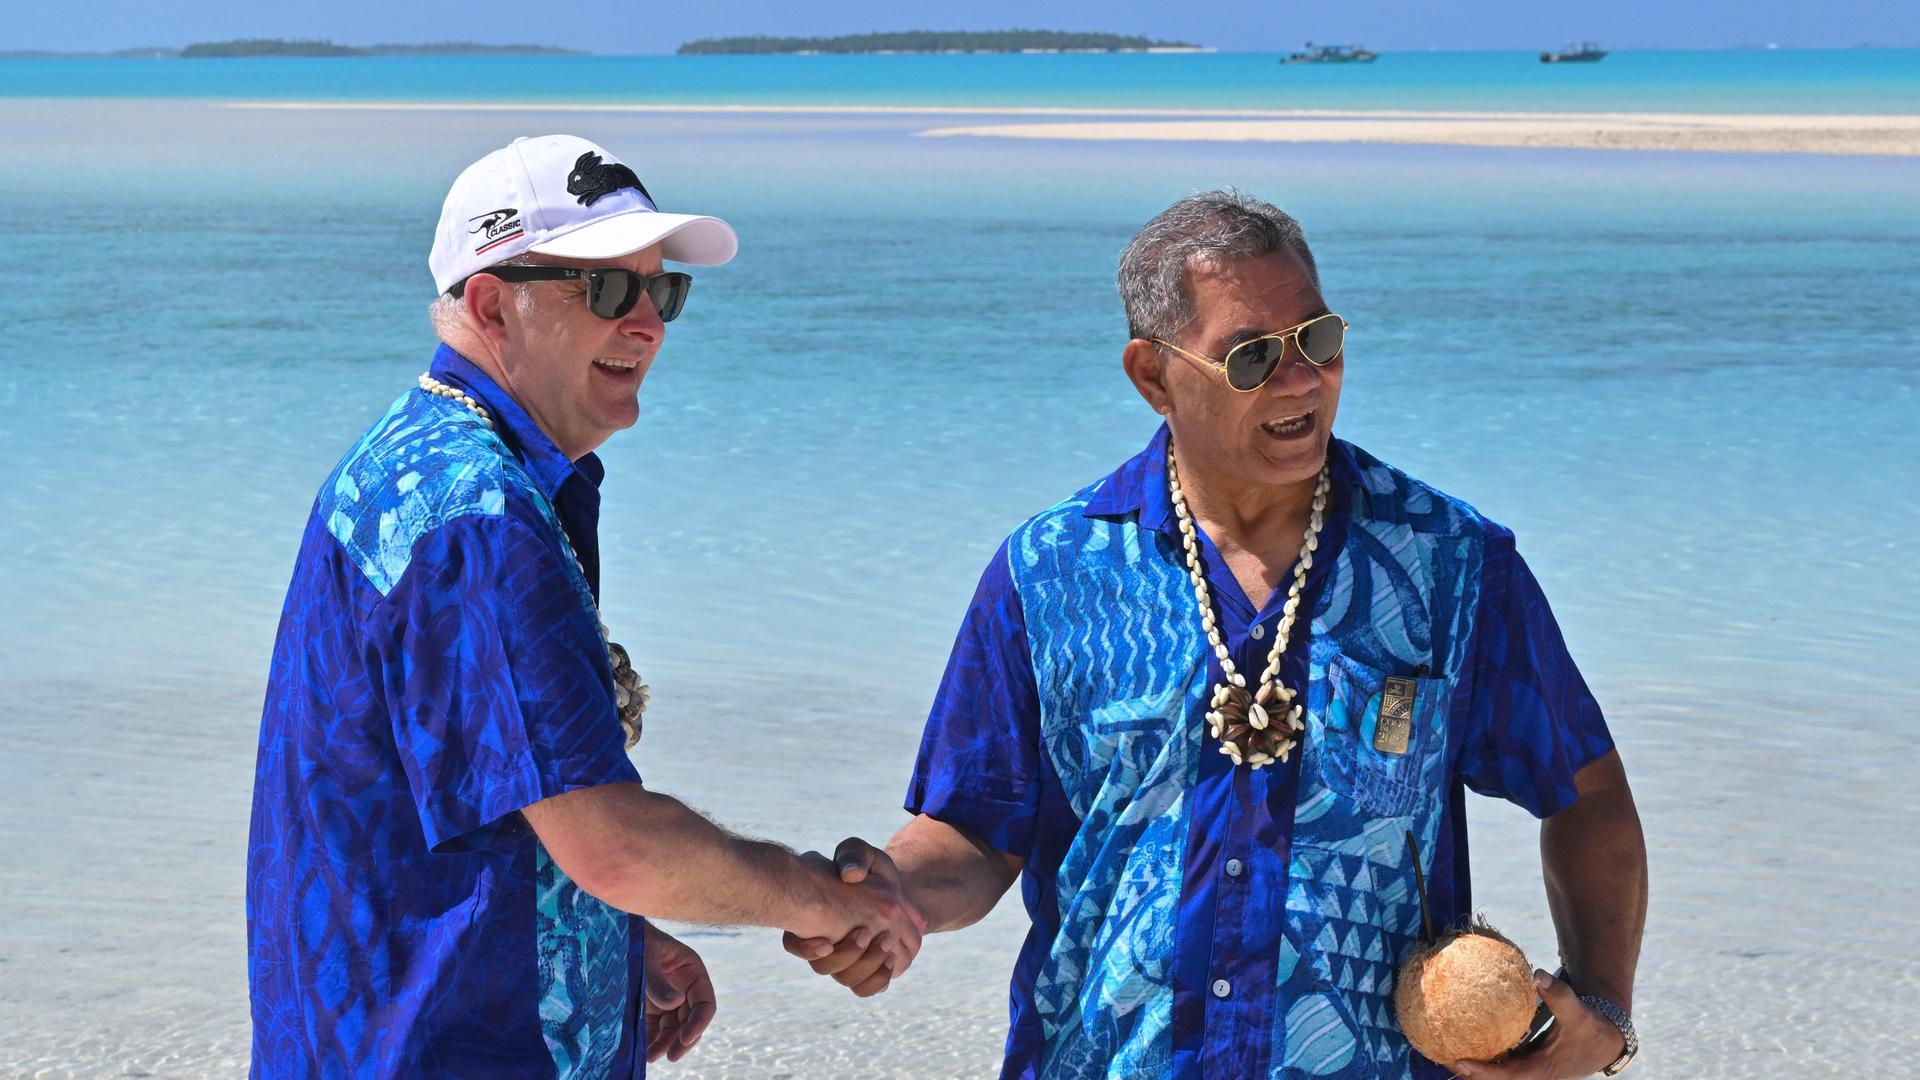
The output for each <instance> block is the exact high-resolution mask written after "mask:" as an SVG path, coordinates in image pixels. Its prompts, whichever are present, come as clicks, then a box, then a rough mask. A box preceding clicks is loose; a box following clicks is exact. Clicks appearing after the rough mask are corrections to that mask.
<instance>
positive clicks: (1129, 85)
mask: <svg viewBox="0 0 1920 1080" xmlns="http://www.w3.org/2000/svg"><path fill="white" fill-rule="evenodd" d="M1282 55H1283V54H1279V53H1260V52H1224V53H1189V54H1174V55H1164V54H1160V55H1145V54H1126V53H1123V54H1113V55H1050V56H1024V55H1006V54H994V55H978V56H975V55H964V56H959V55H955V56H948V55H937V56H589V57H573V56H560V57H554V56H507V57H500V56H490V57H358V58H345V59H299V58H279V57H277V58H260V59H236V60H106V59H82V60H7V61H0V97H76V96H77V97H176V98H252V99H273V100H287V99H293V100H302V99H315V100H328V101H338V100H352V101H389V100H390V101H602V102H656V103H661V102H703V103H714V102H727V103H732V102H751V103H755V104H764V103H770V102H778V103H793V104H823V103H824V104H835V105H942V106H945V105H956V104H958V105H973V106H986V105H993V106H1009V105H1042V106H1049V105H1050V106H1078V107H1101V108H1120V107H1124V108H1185V109H1196V108H1197V109H1524V110H1574V111H1578V110H1607V111H1643V112H1745V113H1754V112H1758V113H1766V112H1784V113H1911V112H1914V111H1920V49H1779V50H1768V49H1695V50H1682V49H1674V50H1642V51H1627V52H1616V53H1613V54H1612V55H1610V56H1608V57H1607V58H1606V59H1605V60H1604V61H1602V62H1600V63H1598V64H1564V65H1563V64H1556V65H1547V64H1542V63H1540V61H1539V57H1538V54H1537V53H1534V52H1396V53H1388V54H1386V55H1385V56H1383V57H1381V58H1380V59H1379V60H1378V61H1376V62H1375V63H1372V64H1347V65H1325V64H1318V65H1315V64H1305V65H1303V64H1282V63H1280V59H1281V56H1282Z"/></svg>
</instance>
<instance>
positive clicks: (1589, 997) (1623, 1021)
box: [1580, 994, 1640, 1076]
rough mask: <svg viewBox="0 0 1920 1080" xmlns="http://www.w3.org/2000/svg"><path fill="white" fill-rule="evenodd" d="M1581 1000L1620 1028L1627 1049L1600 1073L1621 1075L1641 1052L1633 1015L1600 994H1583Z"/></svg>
mask: <svg viewBox="0 0 1920 1080" xmlns="http://www.w3.org/2000/svg"><path fill="white" fill-rule="evenodd" d="M1580 1002H1581V1004H1583V1005H1585V1006H1586V1007H1587V1008H1589V1009H1592V1010H1593V1011H1594V1012H1597V1013H1599V1014H1600V1015H1601V1016H1604V1017H1606V1018H1607V1019H1608V1020H1610V1021H1612V1022H1613V1026H1614V1027H1617V1028H1619V1029H1620V1037H1621V1038H1622V1039H1624V1040H1625V1041H1626V1044H1627V1045H1626V1049H1624V1050H1622V1051H1621V1052H1620V1056H1619V1057H1617V1058H1614V1059H1613V1064H1611V1065H1609V1066H1607V1067H1606V1068H1604V1069H1601V1070H1600V1075H1601V1076H1619V1075H1620V1074H1621V1073H1623V1072H1626V1071H1627V1066H1629V1065H1631V1064H1633V1059H1634V1055H1636V1054H1638V1053H1640V1039H1639V1037H1638V1036H1636V1035H1635V1034H1634V1033H1633V1017H1631V1016H1628V1015H1627V1014H1626V1011H1625V1010H1624V1009H1622V1008H1620V1006H1618V1005H1615V1004H1614V1003H1613V1002H1611V1001H1608V1000H1607V999H1606V998H1603V997H1601V996H1600V995H1599V994H1582V995H1580Z"/></svg>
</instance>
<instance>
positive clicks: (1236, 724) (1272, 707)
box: [1167, 444, 1329, 771]
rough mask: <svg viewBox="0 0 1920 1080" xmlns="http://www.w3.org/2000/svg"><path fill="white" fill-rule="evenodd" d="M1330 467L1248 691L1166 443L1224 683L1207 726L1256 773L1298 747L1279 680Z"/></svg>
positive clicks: (1293, 700) (1289, 692)
mask: <svg viewBox="0 0 1920 1080" xmlns="http://www.w3.org/2000/svg"><path fill="white" fill-rule="evenodd" d="M1328 484H1329V479H1328V471H1327V467H1326V466H1325V465H1322V466H1321V467H1320V479H1319V482H1318V483H1316V484H1315V485H1314V488H1313V513H1312V515H1311V516H1310V517H1309V518H1308V519H1307V535H1306V538H1305V539H1304V540H1302V541H1301V542H1300V559H1299V561H1298V562H1296V563H1295V564H1294V567H1293V584H1292V585H1290V586H1288V588H1287V603H1286V607H1285V608H1284V609H1282V611H1281V614H1280V625H1279V627H1278V628H1277V629H1275V630H1274V633H1273V652H1272V653H1271V654H1270V655H1269V656H1268V658H1267V670H1266V671H1264V672H1262V673H1261V675H1260V686H1259V688H1258V689H1257V690H1256V691H1254V692H1253V693H1248V692H1247V678H1246V676H1244V675H1242V674H1240V672H1239V671H1237V670H1235V669H1234V666H1233V657H1232V656H1231V655H1230V654H1228V652H1227V643H1226V642H1224V641H1222V640H1221V639H1220V626H1219V623H1218V622H1217V621H1215V619H1214V615H1213V598H1212V597H1211V596H1210V595H1209V594H1208V593H1207V578H1206V575H1205V574H1203V573H1201V571H1200V566H1201V564H1200V543H1199V538H1198V536H1197V530H1196V529H1195V528H1194V524H1193V514H1192V513H1191V512H1189V511H1188V510H1187V498H1186V495H1185V494H1183V493H1182V492H1181V490H1180V473H1179V470H1178V469H1177V467H1176V466H1175V465H1174V460H1173V446H1172V444H1168V446H1167V493H1168V494H1169V495H1170V496H1172V498H1173V512H1174V514H1175V515H1176V516H1177V517H1178V518H1179V519H1180V542H1181V544H1182V545H1183V546H1185V548H1186V552H1187V579H1188V580H1190V581H1192V582H1193V598H1194V599H1195V600H1196V601H1198V602H1199V604H1200V625H1201V626H1203V627H1205V628H1206V631H1207V641H1208V642H1209V643H1210V644H1212V645H1213V655H1214V656H1215V657H1216V658H1218V659H1219V661H1220V671H1221V673H1222V674H1224V675H1225V676H1226V681H1225V682H1223V683H1221V684H1219V685H1218V686H1215V687H1214V688H1213V697H1212V699H1211V700H1210V701H1209V702H1208V711H1207V728H1208V730H1209V731H1210V732H1211V733H1212V734H1213V737H1214V738H1216V739H1218V740H1220V752H1221V753H1223V754H1225V755H1227V756H1228V757H1230V758H1232V759H1233V763H1234V764H1235V765H1246V766H1248V767H1249V768H1251V769H1253V770H1255V771H1258V770H1259V769H1260V768H1261V767H1262V766H1266V765H1271V764H1273V763H1274V762H1275V761H1285V760H1287V755H1288V754H1289V753H1291V752H1292V751H1293V748H1294V747H1296V746H1298V745H1299V740H1297V739H1296V738H1294V735H1295V733H1297V732H1300V731H1304V730H1305V729H1306V725H1305V724H1303V723H1301V722H1300V714H1301V712H1302V708H1301V705H1300V703H1299V701H1298V700H1297V698H1298V696H1299V695H1297V694H1296V693H1294V691H1293V688H1292V687H1290V686H1288V685H1287V684H1286V683H1283V682H1281V681H1280V658H1281V657H1282V656H1284V655H1285V654H1286V651H1287V639H1288V638H1290V637H1292V636H1293V624H1294V619H1295V616H1296V615H1297V614H1298V613H1299V610H1300V590H1301V589H1302V588H1304V587H1305V586H1306V583H1307V570H1308V569H1309V568H1311V567H1312V566H1313V553H1314V550H1315V549H1316V548H1318V547H1319V546H1320V528H1321V526H1322V525H1323V524H1325V511H1326V508H1327V487H1328Z"/></svg>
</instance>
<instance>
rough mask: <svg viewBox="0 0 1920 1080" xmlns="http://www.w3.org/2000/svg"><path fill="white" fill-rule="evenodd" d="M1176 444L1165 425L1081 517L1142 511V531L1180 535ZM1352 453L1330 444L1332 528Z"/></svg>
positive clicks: (1345, 447) (1103, 486)
mask: <svg viewBox="0 0 1920 1080" xmlns="http://www.w3.org/2000/svg"><path fill="white" fill-rule="evenodd" d="M1172 442H1173V433H1172V432H1171V431H1170V430H1168V428H1167V425H1165V424H1161V425H1160V430H1158V431H1156V432H1154V433H1153V438H1152V439H1150V440H1148V442H1147V446H1146V449H1144V450H1142V451H1140V452H1139V453H1138V454H1135V455H1134V456H1132V457H1131V458H1128V459H1127V461H1126V463H1125V464H1123V465H1121V466H1120V467H1119V468H1118V469H1115V470H1114V471H1113V472H1112V473H1111V474H1110V475H1108V477H1107V478H1106V480H1105V481H1103V482H1102V483H1101V485H1100V488H1099V490H1098V491H1095V492H1094V493H1093V496H1092V497H1091V498H1089V499H1088V500H1087V505H1086V506H1085V507H1083V508H1082V509H1081V511H1080V513H1081V514H1083V515H1084V516H1086V517H1122V516H1125V515H1127V514H1130V513H1133V512H1135V511H1138V512H1139V514H1140V527H1141V528H1143V529H1153V530H1156V531H1158V532H1163V533H1167V534H1169V535H1171V534H1175V533H1178V532H1179V531H1180V523H1179V520H1178V519H1177V518H1176V517H1175V516H1174V513H1173V497H1172V496H1170V495H1168V494H1167V447H1168V446H1169V445H1171V444H1172ZM1352 449H1353V448H1352V447H1351V446H1349V445H1348V444H1347V443H1346V442H1345V441H1344V440H1341V439H1328V440H1327V462H1328V464H1329V465H1331V466H1332V469H1331V473H1332V475H1331V478H1330V481H1331V482H1330V483H1329V485H1328V491H1327V510H1328V515H1327V516H1328V518H1329V519H1330V520H1329V525H1331V524H1333V523H1334V522H1337V521H1339V519H1340V518H1342V517H1343V516H1344V511H1345V510H1346V506H1347V502H1348V497H1347V496H1348V493H1347V483H1346V480H1347V478H1348V477H1350V476H1352V475H1353V457H1352Z"/></svg>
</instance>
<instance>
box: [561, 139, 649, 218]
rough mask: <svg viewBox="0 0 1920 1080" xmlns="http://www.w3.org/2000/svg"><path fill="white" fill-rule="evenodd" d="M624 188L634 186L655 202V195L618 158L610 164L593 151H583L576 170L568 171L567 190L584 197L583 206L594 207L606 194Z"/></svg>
mask: <svg viewBox="0 0 1920 1080" xmlns="http://www.w3.org/2000/svg"><path fill="white" fill-rule="evenodd" d="M622 188H633V189H634V190H635V191H638V192H639V193H640V194H642V195H645V196H646V199H647V201H648V202H653V196H652V194H650V193H649V192H648V191H647V188H646V185H644V184H642V183H641V182H640V178H639V177H638V176H635V175H634V174H633V170H632V169H629V168H627V167H626V166H625V165H622V164H620V163H619V162H617V161H616V162H614V163H613V164H611V165H609V164H607V163H605V162H603V161H601V160H600V155H599V154H596V153H593V152H592V151H588V152H587V153H584V154H581V155H580V158H579V160H577V161H575V162H574V163H573V171H572V172H570V173H568V174H567V193H568V194H570V195H578V196H580V205H581V206H592V205H593V204H594V203H595V202H596V201H598V200H599V199H600V198H601V197H602V196H605V195H611V194H613V193H614V192H616V191H619V190H621V189H622Z"/></svg>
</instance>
